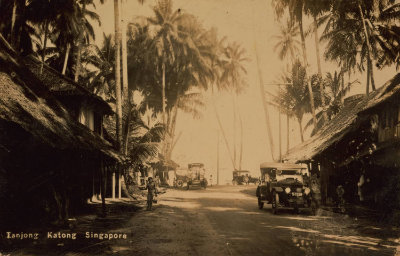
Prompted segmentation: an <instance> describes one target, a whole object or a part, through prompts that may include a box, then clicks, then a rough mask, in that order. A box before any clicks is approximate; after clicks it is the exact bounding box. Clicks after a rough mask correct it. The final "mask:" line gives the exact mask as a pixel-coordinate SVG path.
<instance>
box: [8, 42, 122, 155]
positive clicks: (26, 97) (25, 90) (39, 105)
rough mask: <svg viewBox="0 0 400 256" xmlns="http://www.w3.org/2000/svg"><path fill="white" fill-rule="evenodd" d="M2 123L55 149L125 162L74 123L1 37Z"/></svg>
mask: <svg viewBox="0 0 400 256" xmlns="http://www.w3.org/2000/svg"><path fill="white" fill-rule="evenodd" d="M0 88H1V89H0V119H2V120H1V121H2V124H5V123H11V124H13V125H17V126H18V127H20V128H22V129H23V130H24V131H26V132H28V133H29V134H31V135H32V136H33V137H34V138H36V139H37V141H39V142H41V143H43V144H46V145H48V146H50V147H52V148H57V149H62V150H63V149H70V150H80V149H81V150H86V151H90V152H98V153H103V154H105V155H107V156H109V157H111V158H113V159H116V160H118V161H122V160H123V157H122V156H120V155H119V153H117V152H116V151H115V150H113V148H112V147H111V145H110V144H109V143H108V142H107V141H105V140H104V139H102V138H101V137H100V136H98V135H96V134H94V133H93V132H91V131H90V130H89V129H88V128H87V127H85V126H83V125H82V124H80V123H78V122H76V121H74V120H73V119H72V117H71V116H70V115H69V113H68V112H67V111H66V109H65V108H64V107H63V105H61V103H60V102H59V101H57V100H56V98H55V97H54V96H53V95H52V93H51V92H50V91H49V90H48V88H47V87H46V86H44V85H43V83H42V82H41V81H40V80H39V79H38V78H37V77H36V76H35V75H34V74H33V73H32V72H30V71H29V69H28V68H26V66H25V65H24V64H22V59H21V58H20V57H19V56H18V55H17V54H16V53H15V51H14V50H13V49H12V48H11V46H10V45H9V44H8V43H7V41H6V40H5V39H4V38H3V37H2V36H1V35H0Z"/></svg>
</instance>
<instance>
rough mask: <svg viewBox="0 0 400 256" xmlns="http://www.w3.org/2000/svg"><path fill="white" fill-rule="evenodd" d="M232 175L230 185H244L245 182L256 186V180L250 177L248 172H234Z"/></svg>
mask: <svg viewBox="0 0 400 256" xmlns="http://www.w3.org/2000/svg"><path fill="white" fill-rule="evenodd" d="M232 173H233V179H232V185H243V184H246V180H247V181H248V183H254V184H257V182H258V178H253V177H251V175H250V171H247V170H235V171H233V172H232Z"/></svg>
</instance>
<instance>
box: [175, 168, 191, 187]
mask: <svg viewBox="0 0 400 256" xmlns="http://www.w3.org/2000/svg"><path fill="white" fill-rule="evenodd" d="M188 181H189V172H188V170H187V169H178V170H176V174H175V181H174V187H176V188H182V187H183V186H184V184H187V183H188Z"/></svg>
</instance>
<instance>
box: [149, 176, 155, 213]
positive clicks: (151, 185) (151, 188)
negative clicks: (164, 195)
mask: <svg viewBox="0 0 400 256" xmlns="http://www.w3.org/2000/svg"><path fill="white" fill-rule="evenodd" d="M146 189H147V210H148V211H151V208H152V206H153V200H154V198H155V197H156V196H157V187H156V184H155V182H154V181H153V178H152V177H149V178H148V180H147V186H146Z"/></svg>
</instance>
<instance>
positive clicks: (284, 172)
mask: <svg viewBox="0 0 400 256" xmlns="http://www.w3.org/2000/svg"><path fill="white" fill-rule="evenodd" d="M279 172H280V173H279ZM279 172H278V174H280V175H300V174H301V170H280V171H279Z"/></svg>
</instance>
